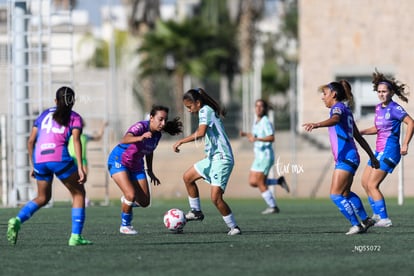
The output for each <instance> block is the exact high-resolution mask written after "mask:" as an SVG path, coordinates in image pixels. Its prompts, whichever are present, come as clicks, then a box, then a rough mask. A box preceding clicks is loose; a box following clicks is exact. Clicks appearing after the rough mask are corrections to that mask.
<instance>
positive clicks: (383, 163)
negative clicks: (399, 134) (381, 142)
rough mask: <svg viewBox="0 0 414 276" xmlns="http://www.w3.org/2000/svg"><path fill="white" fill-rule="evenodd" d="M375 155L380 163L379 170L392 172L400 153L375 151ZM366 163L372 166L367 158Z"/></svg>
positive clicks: (399, 158)
mask: <svg viewBox="0 0 414 276" xmlns="http://www.w3.org/2000/svg"><path fill="white" fill-rule="evenodd" d="M375 157H376V158H377V159H378V161H379V163H380V167H379V169H380V170H382V171H384V172H386V173H392V172H393V171H394V169H395V167H396V166H397V165H398V163H399V162H400V160H401V153H400V152H399V151H385V152H377V151H376V152H375ZM368 165H369V166H371V167H372V164H371V160H368Z"/></svg>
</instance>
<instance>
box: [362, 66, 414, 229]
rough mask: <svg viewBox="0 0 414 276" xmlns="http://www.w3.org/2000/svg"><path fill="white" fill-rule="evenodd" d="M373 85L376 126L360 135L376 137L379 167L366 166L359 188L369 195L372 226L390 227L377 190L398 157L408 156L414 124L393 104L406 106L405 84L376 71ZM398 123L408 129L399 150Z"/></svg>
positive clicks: (401, 109)
mask: <svg viewBox="0 0 414 276" xmlns="http://www.w3.org/2000/svg"><path fill="white" fill-rule="evenodd" d="M372 83H373V84H374V91H376V92H377V95H378V98H379V100H380V103H379V104H378V105H377V106H376V107H375V119H374V124H375V125H374V126H373V127H370V128H367V129H364V130H362V131H361V134H362V135H373V134H376V135H377V139H376V148H375V156H376V157H377V158H378V160H379V162H380V167H379V168H375V167H374V168H373V167H372V165H371V163H370V162H368V165H367V166H366V167H365V170H364V173H363V174H362V186H363V187H364V189H365V191H366V193H367V195H368V201H369V203H370V205H371V209H372V212H373V216H372V217H373V218H374V220H376V221H377V222H376V223H375V226H377V227H389V226H392V221H391V219H390V218H389V217H388V213H387V207H386V204H385V199H384V195H383V194H382V193H381V191H380V189H379V187H380V185H381V183H382V181H384V179H385V177H386V176H387V175H388V174H389V173H392V171H393V170H394V168H395V167H396V166H397V165H398V163H399V162H400V160H401V155H406V154H407V153H408V144H409V143H410V141H411V138H412V137H413V132H414V121H413V119H412V118H411V117H410V115H408V113H407V112H406V111H405V110H404V108H403V107H402V106H401V105H399V104H398V103H396V102H394V101H393V100H392V97H393V96H394V94H396V95H397V96H398V98H400V100H402V101H403V102H408V99H407V97H406V96H407V93H406V92H405V89H406V85H405V84H403V83H400V82H398V81H397V80H396V79H394V78H387V77H385V76H384V75H383V74H382V73H379V72H377V71H376V72H374V74H373V80H372ZM401 122H404V123H405V124H406V125H407V131H406V133H405V136H404V140H403V142H402V145H401V146H400V135H401Z"/></svg>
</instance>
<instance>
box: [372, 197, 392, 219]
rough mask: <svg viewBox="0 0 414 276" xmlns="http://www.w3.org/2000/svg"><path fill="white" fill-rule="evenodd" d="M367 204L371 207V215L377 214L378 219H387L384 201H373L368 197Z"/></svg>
mask: <svg viewBox="0 0 414 276" xmlns="http://www.w3.org/2000/svg"><path fill="white" fill-rule="evenodd" d="M368 202H369V204H370V205H371V209H372V213H373V214H377V215H379V216H380V218H382V219H383V218H388V213H387V206H386V204H385V199H384V198H382V199H380V200H377V201H375V200H374V199H373V198H372V197H370V196H369V197H368Z"/></svg>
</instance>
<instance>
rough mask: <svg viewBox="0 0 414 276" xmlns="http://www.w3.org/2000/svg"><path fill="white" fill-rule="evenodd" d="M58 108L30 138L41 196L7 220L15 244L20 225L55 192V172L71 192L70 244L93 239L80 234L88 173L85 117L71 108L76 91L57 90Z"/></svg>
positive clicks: (46, 114)
mask: <svg viewBox="0 0 414 276" xmlns="http://www.w3.org/2000/svg"><path fill="white" fill-rule="evenodd" d="M55 102H56V107H52V108H49V109H47V110H45V111H43V113H42V114H41V115H40V116H39V117H38V118H37V119H36V121H35V122H34V124H33V128H32V132H31V133H30V137H29V140H28V150H29V156H30V157H31V163H32V165H33V171H32V176H33V177H34V178H36V182H37V191H38V195H37V197H36V198H34V199H33V200H31V201H29V202H28V203H27V204H26V205H25V206H24V207H23V208H22V209H21V210H20V212H19V213H18V215H17V217H14V218H11V219H10V220H9V223H8V229H7V239H8V240H9V242H10V243H11V244H13V245H14V244H16V241H17V234H18V232H19V229H20V226H21V224H22V223H24V222H25V221H26V220H28V219H29V218H30V217H31V216H32V215H33V214H34V213H35V212H36V211H37V210H38V209H39V208H41V207H43V206H44V205H46V204H47V203H48V202H49V200H50V198H51V195H52V181H53V175H56V176H57V177H58V178H59V179H60V180H61V181H62V183H63V184H64V185H65V186H66V188H68V190H69V192H70V193H71V195H72V199H73V202H72V235H71V237H70V239H69V245H70V246H76V245H88V244H92V242H91V241H89V240H86V239H84V238H83V237H82V236H81V233H82V229H83V225H84V222H85V188H84V185H83V184H84V183H85V182H86V174H85V171H84V168H83V166H82V158H81V152H82V145H81V143H80V134H81V133H82V127H83V126H82V118H81V116H80V115H79V114H78V113H76V112H74V111H72V107H73V105H74V103H75V92H74V91H73V90H72V89H71V88H69V87H61V88H59V89H58V90H57V92H56V99H55ZM71 135H72V136H73V141H74V147H75V152H76V157H77V160H78V161H77V164H75V163H74V162H73V160H72V157H70V155H69V152H68V149H67V144H68V141H69V137H70V136H71Z"/></svg>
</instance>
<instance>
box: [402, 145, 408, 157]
mask: <svg viewBox="0 0 414 276" xmlns="http://www.w3.org/2000/svg"><path fill="white" fill-rule="evenodd" d="M400 153H401V155H407V153H408V145H401V150H400Z"/></svg>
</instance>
